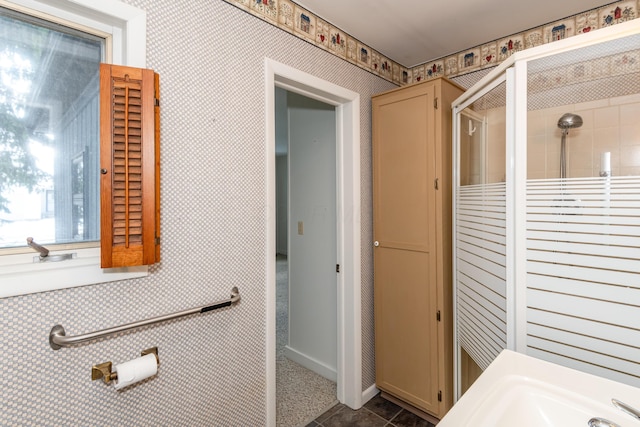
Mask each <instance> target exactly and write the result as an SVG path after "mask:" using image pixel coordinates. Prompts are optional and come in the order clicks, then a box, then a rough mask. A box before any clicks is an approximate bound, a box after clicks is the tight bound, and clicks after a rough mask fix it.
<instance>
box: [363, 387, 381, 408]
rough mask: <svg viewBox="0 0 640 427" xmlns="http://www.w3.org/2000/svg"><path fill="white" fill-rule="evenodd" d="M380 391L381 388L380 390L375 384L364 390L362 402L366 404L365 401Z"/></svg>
mask: <svg viewBox="0 0 640 427" xmlns="http://www.w3.org/2000/svg"><path fill="white" fill-rule="evenodd" d="M378 393H380V390H378V387H376V385H375V384H373V385H372V386H371V387H369V388H368V389H366V390H365V391H363V392H362V404H363V405H364V404H365V403H367V402H368V401H370V400H371V399H373V398H374V397H376V396H377V395H378Z"/></svg>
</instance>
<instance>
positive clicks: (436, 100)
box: [433, 98, 438, 110]
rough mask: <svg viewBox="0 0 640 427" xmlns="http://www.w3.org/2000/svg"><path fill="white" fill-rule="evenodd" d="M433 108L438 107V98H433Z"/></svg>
mask: <svg viewBox="0 0 640 427" xmlns="http://www.w3.org/2000/svg"><path fill="white" fill-rule="evenodd" d="M433 108H435V109H436V110H437V109H438V98H434V99H433Z"/></svg>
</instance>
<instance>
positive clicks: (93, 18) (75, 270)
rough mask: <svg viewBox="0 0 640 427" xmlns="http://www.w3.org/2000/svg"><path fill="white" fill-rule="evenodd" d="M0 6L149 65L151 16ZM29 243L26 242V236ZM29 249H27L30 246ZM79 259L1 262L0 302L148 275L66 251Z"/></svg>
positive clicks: (94, 5)
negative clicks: (57, 23) (79, 30)
mask: <svg viewBox="0 0 640 427" xmlns="http://www.w3.org/2000/svg"><path fill="white" fill-rule="evenodd" d="M0 6H4V7H8V8H11V9H16V10H19V11H21V12H24V13H32V14H34V15H35V16H38V17H40V18H43V19H50V20H63V21H66V22H67V23H70V24H71V25H78V26H82V27H84V28H85V31H92V32H95V33H96V34H101V35H104V36H109V35H110V36H111V37H110V39H111V41H110V42H111V43H112V50H113V51H112V55H111V62H112V63H114V64H121V65H128V66H132V67H141V68H143V67H145V65H146V25H147V24H146V22H147V18H146V12H145V11H144V10H141V9H138V8H136V7H133V6H130V5H128V4H125V3H122V2H121V1H118V0H100V1H99V2H97V1H95V0H64V1H57V2H55V3H52V2H47V1H46V0H12V1H7V0H0ZM25 238H26V236H25ZM25 245H26V243H25ZM67 252H75V253H77V258H75V259H72V260H68V261H61V262H47V263H36V264H34V263H33V255H37V253H36V252H33V253H23V254H17V255H1V256H0V283H2V286H0V298H3V297H9V296H16V295H24V294H30V293H35V292H44V291H51V290H57V289H64V288H70V287H75V286H83V285H89V284H95V283H104V282H110V281H115V280H125V279H135V278H138V277H143V276H146V275H148V267H147V266H140V267H130V268H122V269H104V270H103V269H101V268H100V256H99V254H100V252H99V248H89V249H87V248H86V247H84V248H82V249H69V250H61V251H59V252H52V253H51V254H52V255H54V254H56V253H67Z"/></svg>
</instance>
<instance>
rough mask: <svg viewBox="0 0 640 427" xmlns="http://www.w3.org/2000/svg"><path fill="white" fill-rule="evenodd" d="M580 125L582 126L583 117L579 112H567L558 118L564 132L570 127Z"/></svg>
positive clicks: (559, 125)
mask: <svg viewBox="0 0 640 427" xmlns="http://www.w3.org/2000/svg"><path fill="white" fill-rule="evenodd" d="M580 126H582V117H580V116H579V115H577V114H573V113H566V114H563V115H562V117H560V119H559V120H558V127H559V128H560V129H562V130H563V132H566V131H568V130H569V129H574V128H579V127H580Z"/></svg>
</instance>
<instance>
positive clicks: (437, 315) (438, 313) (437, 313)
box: [436, 310, 440, 322]
mask: <svg viewBox="0 0 640 427" xmlns="http://www.w3.org/2000/svg"><path fill="white" fill-rule="evenodd" d="M436 320H437V321H438V322H439V321H440V310H438V311H437V312H436Z"/></svg>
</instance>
